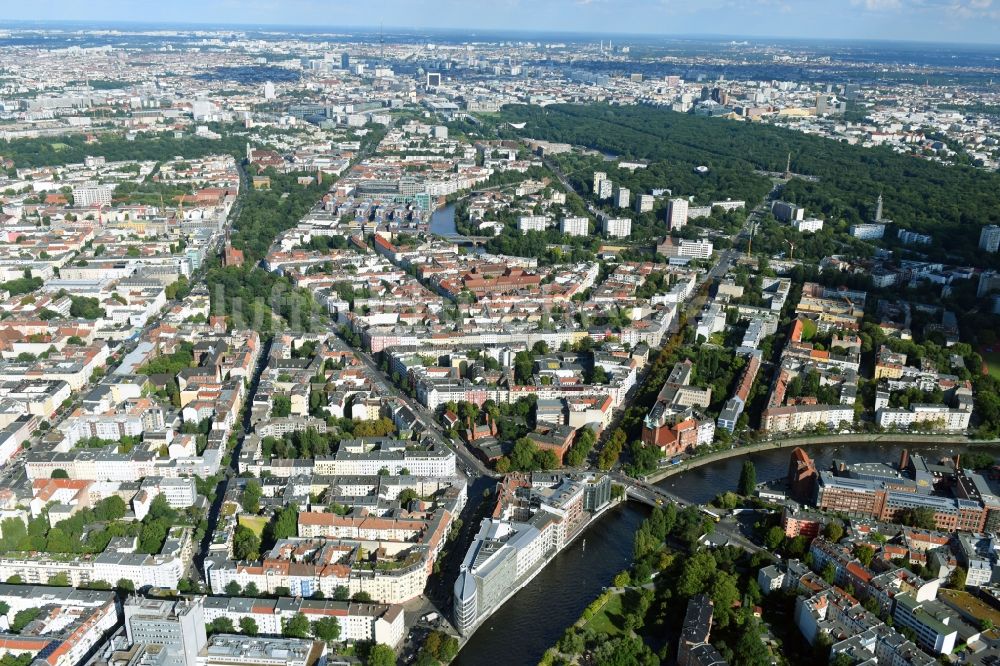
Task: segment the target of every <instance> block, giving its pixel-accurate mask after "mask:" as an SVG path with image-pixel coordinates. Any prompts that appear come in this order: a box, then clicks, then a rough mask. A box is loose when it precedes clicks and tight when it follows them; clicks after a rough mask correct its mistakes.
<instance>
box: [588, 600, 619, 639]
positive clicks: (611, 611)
mask: <svg viewBox="0 0 1000 666" xmlns="http://www.w3.org/2000/svg"><path fill="white" fill-rule="evenodd" d="M624 598H625V595H624V594H616V595H614V596H613V597H611V599H610V600H609V601H608V603H606V604H604V607H603V608H601V610H600V611H598V612H597V614H596V615H594V617H592V618H591V619H590V622H588V623H587V624H586V625H584V626H586V627H587V628H588V629H593V630H594V631H596V632H598V633H601V634H607V635H609V636H615V635H618V634H620V633H622V627H621V622H622V600H623V599H624Z"/></svg>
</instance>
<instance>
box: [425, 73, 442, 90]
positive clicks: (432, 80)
mask: <svg viewBox="0 0 1000 666" xmlns="http://www.w3.org/2000/svg"><path fill="white" fill-rule="evenodd" d="M440 85H441V73H440V72H427V87H428V88H437V87H438V86H440Z"/></svg>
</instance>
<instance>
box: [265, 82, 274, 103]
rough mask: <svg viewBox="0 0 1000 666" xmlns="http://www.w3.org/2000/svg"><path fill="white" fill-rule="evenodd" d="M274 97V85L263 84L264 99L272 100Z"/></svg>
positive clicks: (269, 83)
mask: <svg viewBox="0 0 1000 666" xmlns="http://www.w3.org/2000/svg"><path fill="white" fill-rule="evenodd" d="M276 96H277V95H275V92H274V84H273V83H271V82H270V81H267V82H266V83H264V99H265V100H271V99H274V98H275V97H276Z"/></svg>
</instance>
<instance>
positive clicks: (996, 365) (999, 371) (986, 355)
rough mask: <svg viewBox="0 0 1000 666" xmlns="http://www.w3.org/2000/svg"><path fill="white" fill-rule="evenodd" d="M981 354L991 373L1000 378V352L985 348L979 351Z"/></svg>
mask: <svg viewBox="0 0 1000 666" xmlns="http://www.w3.org/2000/svg"><path fill="white" fill-rule="evenodd" d="M979 354H980V356H982V357H983V362H984V363H985V364H986V367H987V368H989V372H990V374H991V375H993V376H994V377H996V378H998V379H1000V352H998V351H985V350H984V351H981V352H979Z"/></svg>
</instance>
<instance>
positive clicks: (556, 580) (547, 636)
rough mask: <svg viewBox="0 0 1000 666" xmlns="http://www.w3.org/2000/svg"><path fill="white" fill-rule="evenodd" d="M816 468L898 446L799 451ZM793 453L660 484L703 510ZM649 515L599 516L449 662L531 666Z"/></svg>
mask: <svg viewBox="0 0 1000 666" xmlns="http://www.w3.org/2000/svg"><path fill="white" fill-rule="evenodd" d="M805 448H806V450H807V451H808V452H809V455H810V456H811V457H812V458H813V460H814V461H815V462H816V467H817V469H820V470H824V469H829V467H830V465H831V464H832V463H833V461H834V460H835V459H840V460H845V461H847V462H887V463H896V462H897V461H898V460H899V456H900V453H901V452H902V450H903V449H904V448H907V447H905V446H894V445H892V446H886V445H882V446H872V445H855V446H839V447H838V446H826V445H824V446H811V447H805ZM909 449H910V452H911V453H921V454H923V455H925V456H926V457H927V458H928V459H929V460H931V461H936V460H938V459H939V458H941V457H950V456H952V455H954V454H955V453H961V452H964V451H965V449H964V448H963V447H956V446H953V445H945V446H943V447H940V448H934V447H926V446H923V447H909ZM791 452H792V449H775V450H773V451H764V452H761V453H756V454H752V455H749V456H741V457H737V458H730V459H728V460H722V461H719V462H716V463H711V464H708V465H705V466H703V467H699V468H696V469H693V470H690V471H688V472H684V473H683V474H678V475H676V476H673V477H670V478H668V479H665V480H664V481H662V482H661V483H660V485H661V486H662V487H663V488H665V489H667V490H669V491H670V492H672V493H674V494H676V495H679V496H680V497H683V498H685V499H687V500H689V501H692V502H698V503H703V502H707V501H709V500H711V499H712V498H714V497H715V496H716V495H718V494H719V493H721V492H725V491H727V490H735V489H736V484H737V481H738V480H739V476H740V469H741V467H742V466H743V461H744V460H747V459H749V460H752V461H753V462H754V464H755V466H756V468H757V480H758V481H772V480H774V479H778V478H781V477H784V476H785V474H786V473H787V471H788V460H789V457H790V456H791ZM648 513H649V511H648V509H646V508H645V507H642V506H638V505H635V504H633V503H628V504H627V505H625V506H620V507H617V508H615V509H614V510H612V511H610V512H608V513H607V514H605V515H604V516H603V517H602V518H601V519H600V520H599V521H598V522H597V523H595V524H594V525H592V526H591V527H590V528H589V529H588V530H587V532H586V534H585V535H583V536H584V537H586V538H585V539H583V538H582V537H581V539H579V540H577V541H576V542H574V543H573V544H571V545H570V546H569V547H568V548H566V550H564V551H563V552H562V553H560V554H559V555H558V556H556V558H555V559H554V560H553V561H552V562H551V563H550V564H549V565H548V566H547V567H546V568H545V569H544V570H543V571H542V572H541V573H539V574H538V575H537V576H536V577H535V579H534V580H533V581H532V582H531V583H530V584H529V585H528V586H527V587H526V588H524V589H523V590H521V591H520V592H518V593H517V594H516V595H515V596H514V597H513V598H512V599H510V601H508V602H507V603H506V604H505V605H504V606H503V607H502V608H501V609H500V610H498V611H497V612H496V613H494V614H493V615H492V616H491V617H490V618H489V619H488V620H487V621H486V622H485V623H484V624H483V626H481V627H480V628H479V629H478V630H477V631H476V633H475V634H474V635H473V636H472V638H471V639H470V640H469V643H468V644H467V645H466V646H465V647H464V648H463V649H462V651H461V652H460V653H459V655H458V658H457V659H455V661H454V662H453V663H454V664H456V665H458V666H479V665H480V664H505V665H508V664H509V665H511V666H521V665H524V666H534V664H537V663H538V660H539V659H541V657H542V654H543V653H544V652H545V650H547V649H548V648H549V647H551V646H552V645H553V644H554V643H555V642H556V641H557V640H559V637H560V636H562V632H563V631H564V630H565V629H566V627H568V626H569V625H570V624H572V623H573V622H575V621H576V620H577V619H578V618H579V617H580V613H582V612H583V609H584V608H586V607H587V604H589V603H590V602H591V601H593V600H594V598H595V597H597V596H598V595H599V594H600V593H601V588H602V587H605V586H606V585H608V584H609V583H610V582H611V579H612V578H613V577H614V575H615V574H616V573H617V572H619V571H621V570H622V569H625V568H627V567H628V566H630V564H631V555H632V537H633V534H634V533H635V531H636V529H638V527H639V524H640V523H641V522H642V521H643V520H644V519H645V517H646V516H647V515H648Z"/></svg>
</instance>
